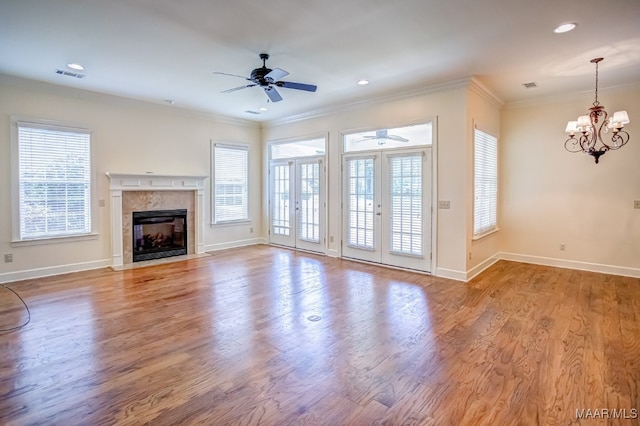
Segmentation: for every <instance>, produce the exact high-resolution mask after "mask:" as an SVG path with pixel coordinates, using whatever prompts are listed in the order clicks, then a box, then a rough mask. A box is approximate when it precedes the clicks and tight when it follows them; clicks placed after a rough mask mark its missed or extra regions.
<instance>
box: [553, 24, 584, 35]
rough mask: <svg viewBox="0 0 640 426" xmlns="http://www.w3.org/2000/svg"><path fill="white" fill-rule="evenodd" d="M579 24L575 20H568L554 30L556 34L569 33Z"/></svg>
mask: <svg viewBox="0 0 640 426" xmlns="http://www.w3.org/2000/svg"><path fill="white" fill-rule="evenodd" d="M577 25H578V24H576V23H575V22H567V23H565V24H562V25H559V26H558V27H557V28H556V29H555V30H553V32H554V33H556V34H562V33H568V32H569V31H571V30H573V29H574V28H575V27H576V26H577Z"/></svg>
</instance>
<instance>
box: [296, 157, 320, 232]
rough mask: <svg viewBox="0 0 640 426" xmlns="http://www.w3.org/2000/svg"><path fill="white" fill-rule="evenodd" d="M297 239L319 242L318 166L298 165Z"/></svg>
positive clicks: (311, 164) (315, 164)
mask: <svg viewBox="0 0 640 426" xmlns="http://www.w3.org/2000/svg"><path fill="white" fill-rule="evenodd" d="M299 183H300V205H299V208H300V210H299V211H298V213H299V214H298V237H299V238H300V239H301V240H305V241H310V242H314V243H319V242H320V164H318V163H317V162H316V163H308V164H300V180H299Z"/></svg>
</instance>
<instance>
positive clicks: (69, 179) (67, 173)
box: [17, 122, 91, 240]
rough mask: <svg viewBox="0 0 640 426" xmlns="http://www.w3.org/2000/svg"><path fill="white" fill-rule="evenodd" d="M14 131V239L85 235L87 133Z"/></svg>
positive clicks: (29, 127)
mask: <svg viewBox="0 0 640 426" xmlns="http://www.w3.org/2000/svg"><path fill="white" fill-rule="evenodd" d="M17 125H18V181H19V184H18V186H19V191H18V194H19V195H18V209H19V213H18V214H19V233H20V239H21V240H29V239H41V238H53V237H63V236H74V235H82V234H89V233H91V135H90V133H89V131H88V130H83V129H70V128H65V127H57V126H48V125H46V126H45V125H39V124H35V123H25V122H18V123H17Z"/></svg>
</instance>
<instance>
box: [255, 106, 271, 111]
mask: <svg viewBox="0 0 640 426" xmlns="http://www.w3.org/2000/svg"><path fill="white" fill-rule="evenodd" d="M258 109H259V110H260V111H269V108H265V107H260V108H258Z"/></svg>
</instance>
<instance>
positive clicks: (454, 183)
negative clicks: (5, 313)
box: [0, 75, 640, 282]
mask: <svg viewBox="0 0 640 426" xmlns="http://www.w3.org/2000/svg"><path fill="white" fill-rule="evenodd" d="M474 81H475V80H472V81H471V82H468V81H467V82H458V83H455V84H451V85H448V86H446V87H441V88H439V89H437V90H436V89H433V90H432V89H425V90H422V91H418V92H415V93H408V94H405V95H404V96H402V97H398V98H395V97H394V98H388V99H378V100H375V101H370V102H364V103H359V104H354V105H351V106H349V107H347V106H343V107H337V108H335V109H334V110H333V111H332V112H327V113H325V114H321V115H317V116H315V117H312V118H305V119H302V118H300V117H298V118H295V119H291V120H289V121H286V122H285V121H283V122H279V123H272V124H265V125H262V126H260V125H259V124H257V123H251V122H248V121H241V120H234V119H225V118H220V117H213V116H210V115H207V114H203V113H197V112H193V111H187V110H181V109H179V108H174V107H171V106H168V105H163V104H153V103H145V102H139V101H133V100H128V99H123V98H118V97H115V96H108V95H100V94H94V93H88V92H83V91H79V90H75V89H69V88H64V87H59V86H54V85H49V84H45V83H39V82H34V81H29V80H23V79H19V78H15V77H9V76H3V75H0V250H1V253H2V254H5V253H12V254H13V256H14V262H13V263H0V282H2V281H11V280H15V279H21V278H25V277H29V276H39V275H46V274H53V273H61V272H66V271H71V270H78V269H89V268H92V267H99V266H104V265H109V264H110V256H111V251H110V249H111V248H110V230H109V224H110V217H109V205H108V203H109V200H110V197H109V182H108V179H107V178H106V176H105V172H107V171H110V172H131V173H140V172H146V171H153V172H156V173H165V174H191V175H209V173H210V140H213V141H214V142H216V141H219V142H227V143H229V142H230V143H243V144H249V146H250V162H251V164H250V170H251V176H250V185H251V187H252V188H260V189H261V190H256V191H253V192H252V194H251V197H250V201H249V203H250V215H251V218H252V222H251V223H248V224H243V225H238V226H222V227H211V226H209V220H210V217H211V209H210V203H211V201H210V184H211V181H210V179H208V180H207V182H206V185H207V187H206V189H205V218H206V219H207V223H206V224H205V227H204V228H205V229H204V231H205V232H204V244H205V249H206V250H215V249H221V248H225V247H230V246H236V245H242V244H252V243H257V242H262V241H266V237H267V230H266V226H263V222H264V225H266V221H264V220H263V218H267V217H268V210H267V197H266V195H263V194H267V193H268V191H267V190H268V186H267V179H265V178H264V176H266V168H265V167H266V164H267V158H268V157H267V155H266V152H267V151H266V147H267V143H268V142H269V141H275V140H284V139H292V138H304V137H316V136H322V135H328V144H329V146H328V151H327V158H328V159H327V179H328V208H327V237H334V242H333V243H329V244H328V247H327V248H328V254H329V255H333V256H340V238H341V211H340V207H339V206H340V201H341V190H340V188H341V182H340V179H341V176H340V172H339V170H340V163H341V147H340V144H341V140H342V137H341V135H342V133H343V132H348V131H353V130H364V129H375V128H381V127H396V126H402V125H407V124H412V123H418V122H426V121H430V120H434V123H435V124H436V130H437V134H436V145H435V146H434V179H435V193H434V215H433V219H434V221H435V223H436V224H437V229H436V234H435V235H434V238H436V244H437V248H436V251H435V253H434V256H435V258H434V268H433V270H432V271H433V272H434V273H436V274H438V275H441V276H449V277H452V278H457V279H465V278H468V277H470V276H472V275H474V274H475V273H477V272H479V271H481V270H482V269H483V268H484V267H486V266H487V265H489V264H490V263H491V262H493V261H494V260H495V259H497V258H500V257H504V258H511V259H514V260H522V261H531V262H536V263H545V264H558V265H559V266H568V267H578V268H583V267H584V268H583V269H593V270H600V271H604V272H613V273H621V274H625V275H634V276H640V210H639V209H633V200H640V166H639V164H640V143H639V142H638V138H639V137H640V136H639V134H640V133H639V132H637V131H636V132H634V128H635V127H637V121H638V118H637V117H640V88H637V87H636V88H633V89H630V90H629V89H628V90H624V91H622V90H619V91H607V90H601V94H600V100H601V101H602V102H603V104H604V105H605V106H606V107H607V109H608V110H610V111H614V110H616V109H626V110H627V111H628V112H629V115H630V116H631V119H632V123H631V124H630V125H629V126H628V130H629V131H630V133H631V141H630V142H629V144H628V146H626V147H624V148H622V149H621V150H620V151H617V152H610V153H607V154H606V155H605V156H604V157H602V159H601V164H599V165H595V164H594V163H593V160H592V159H591V158H590V157H587V156H586V155H582V154H570V153H568V152H566V151H565V150H564V148H563V142H564V140H565V139H566V136H565V134H564V132H563V130H564V125H565V122H566V121H567V120H568V119H569V118H571V117H576V116H578V115H579V114H583V113H584V112H585V111H586V109H587V108H588V107H589V106H590V104H591V102H592V101H593V99H592V95H591V94H586V95H584V96H579V97H573V98H570V99H562V100H553V101H549V100H546V101H544V102H543V101H538V103H529V104H519V105H508V106H505V107H501V106H500V103H499V102H497V101H496V100H495V99H494V98H492V97H491V96H490V95H489V94H488V93H487V92H486V91H485V90H482V87H481V85H478V84H476V83H477V81H475V83H474ZM501 108H502V110H501ZM12 115H14V116H15V115H17V116H21V117H31V118H36V119H48V120H55V121H60V122H63V123H68V124H75V125H78V126H82V127H86V128H89V129H91V130H92V131H93V144H94V145H93V146H94V156H95V175H96V182H97V185H96V186H97V188H96V190H97V193H96V197H97V199H100V200H105V201H106V206H105V207H102V208H98V209H97V226H96V230H97V232H98V234H99V235H98V237H97V238H96V239H93V240H87V241H80V242H67V243H60V244H46V245H35V246H20V247H16V246H14V245H12V244H11V238H12V232H11V181H10V169H11V167H10V166H11V160H10V157H11V156H10V133H11V132H10V117H11V116H12ZM634 117H635V118H634ZM474 124H477V125H478V126H479V127H481V128H483V129H485V130H488V131H490V132H494V131H495V132H496V133H497V134H498V137H499V146H500V158H499V163H500V168H499V173H500V194H499V207H500V208H499V217H498V224H499V227H500V231H499V232H497V233H495V234H493V235H491V236H488V237H486V238H483V239H481V240H478V241H473V240H472V232H473V222H472V219H473V217H472V200H473V174H472V158H473V126H474ZM436 197H437V198H436ZM437 199H439V200H448V201H450V206H451V208H450V209H448V210H438V209H437V208H436V207H437V204H436V203H435V201H436V200H437ZM252 229H253V232H251V230H252ZM327 240H328V241H329V238H327ZM560 244H565V245H566V251H564V252H561V251H560V250H559V246H560Z"/></svg>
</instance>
